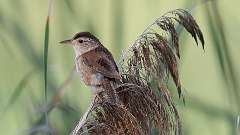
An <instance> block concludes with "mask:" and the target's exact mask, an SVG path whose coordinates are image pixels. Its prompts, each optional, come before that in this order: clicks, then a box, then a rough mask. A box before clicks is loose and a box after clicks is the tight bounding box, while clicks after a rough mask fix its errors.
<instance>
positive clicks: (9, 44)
mask: <svg viewBox="0 0 240 135" xmlns="http://www.w3.org/2000/svg"><path fill="white" fill-rule="evenodd" d="M239 5H240V1H239V0H221V1H220V0H218V1H214V0H213V1H200V0H131V1H130V0H101V1H100V0H55V1H53V9H52V13H51V16H50V34H49V39H50V40H49V52H48V55H49V56H48V87H47V88H48V89H47V90H48V93H47V94H48V101H47V102H51V100H52V99H54V98H53V97H54V96H55V97H56V95H57V94H56V93H58V94H59V92H58V91H59V90H60V91H61V92H64V93H60V94H62V97H61V100H60V101H59V102H58V103H57V105H56V106H55V107H54V109H49V108H48V107H46V105H45V104H46V102H45V101H44V77H43V69H44V68H43V48H44V30H45V23H46V16H47V14H48V1H47V0H38V1H36V0H35V1H34V0H0V61H1V66H0V131H1V132H0V134H2V135H15V134H46V133H44V132H48V131H50V132H52V133H54V134H67V133H69V132H70V131H71V129H72V128H73V127H74V125H75V124H76V122H77V121H78V119H79V118H80V116H81V115H82V113H83V111H84V109H86V107H87V105H88V103H89V102H90V98H91V93H90V90H89V88H87V87H86V86H85V85H84V84H83V83H82V82H80V80H79V77H78V76H77V75H73V76H72V75H71V71H72V68H73V66H74V52H73V50H72V48H71V47H69V46H61V45H59V43H58V42H59V41H61V40H64V39H66V38H69V37H71V36H72V35H73V34H74V33H76V32H79V31H90V32H92V33H94V34H95V35H96V36H97V37H99V38H100V40H101V41H102V43H103V44H104V45H105V46H106V47H107V48H109V50H110V51H111V52H113V55H114V57H115V59H116V60H119V58H120V53H121V50H122V49H125V48H127V47H128V46H129V45H130V44H131V43H132V42H133V41H134V40H135V39H136V38H137V36H138V35H139V34H141V33H142V32H143V30H144V29H145V28H146V27H147V26H148V25H149V24H150V23H152V22H153V21H154V20H155V19H156V18H157V17H159V16H160V15H162V14H164V13H165V12H167V11H169V10H173V9H176V8H184V9H190V11H191V13H192V15H193V16H194V18H195V19H196V21H197V23H198V24H199V26H200V28H201V29H202V31H203V34H204V37H205V42H206V49H205V51H203V50H202V49H201V48H200V46H199V47H196V45H195V43H194V40H193V39H192V38H191V36H190V35H189V34H188V33H187V32H186V31H185V30H183V31H182V32H181V36H180V45H181V55H182V57H181V60H180V63H179V65H180V76H181V80H182V84H183V87H184V94H185V98H186V105H185V106H184V105H183V103H182V102H181V100H179V99H178V98H175V103H176V104H177V108H178V110H179V112H180V116H181V119H182V124H183V134H184V135H216V134H217V135H235V134H237V116H238V115H240V113H239V110H240V94H239V93H240V89H239V88H240V87H239V86H240V84H239V83H240V81H239V80H240V70H239V68H240V62H239V58H240V53H239V52H240V46H239V43H240V38H239V35H240V33H239V31H240V27H239V24H240V16H239V13H240V8H239ZM69 77H70V79H68V78H69ZM71 77H72V78H71ZM66 80H67V81H69V82H67V83H66V84H63V83H64V82H65V81H66ZM169 87H170V88H171V89H172V90H173V95H174V97H176V91H175V87H173V86H171V85H170V86H169ZM56 100H57V99H56ZM50 108H51V107H50ZM46 109H48V110H50V111H49V125H48V126H46V125H44V122H43V121H44V117H43V116H44V115H43V111H44V110H46Z"/></svg>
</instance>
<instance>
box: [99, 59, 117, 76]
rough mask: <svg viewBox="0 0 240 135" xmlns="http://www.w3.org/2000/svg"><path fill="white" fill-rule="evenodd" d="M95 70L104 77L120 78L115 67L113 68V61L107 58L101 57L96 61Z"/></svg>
mask: <svg viewBox="0 0 240 135" xmlns="http://www.w3.org/2000/svg"><path fill="white" fill-rule="evenodd" d="M96 64H97V65H98V66H96V68H95V70H96V71H97V72H99V73H101V74H103V75H104V76H106V77H109V78H114V79H118V80H119V79H121V77H120V75H119V73H118V71H117V69H116V68H115V62H114V61H111V60H109V59H108V58H106V57H105V58H104V57H101V58H99V59H98V60H97V61H96Z"/></svg>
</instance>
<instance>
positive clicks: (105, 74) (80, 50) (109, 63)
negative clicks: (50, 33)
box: [60, 32, 121, 94]
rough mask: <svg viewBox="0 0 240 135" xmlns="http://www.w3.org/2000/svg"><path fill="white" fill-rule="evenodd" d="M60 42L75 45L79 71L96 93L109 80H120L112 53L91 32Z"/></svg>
mask: <svg viewBox="0 0 240 135" xmlns="http://www.w3.org/2000/svg"><path fill="white" fill-rule="evenodd" d="M60 43H64V44H69V45H72V46H73V49H74V51H75V55H76V57H75V64H76V69H77V72H78V73H79V75H80V78H81V80H82V81H83V82H84V83H85V84H86V85H87V86H90V87H92V90H93V92H94V93H95V94H97V93H98V92H99V89H100V88H101V87H102V86H103V85H104V84H106V83H107V82H108V81H113V82H115V81H117V80H120V78H121V77H120V75H119V71H118V67H117V65H116V63H115V61H114V59H113V56H112V54H111V53H110V52H109V51H108V50H107V49H106V48H105V47H104V46H103V45H102V44H101V42H100V41H99V39H98V38H96V37H95V36H94V35H92V34H91V33H90V32H79V33H77V34H75V35H74V36H73V38H71V39H68V40H64V41H62V42H60Z"/></svg>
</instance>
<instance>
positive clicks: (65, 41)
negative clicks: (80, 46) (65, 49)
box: [59, 39, 72, 45]
mask: <svg viewBox="0 0 240 135" xmlns="http://www.w3.org/2000/svg"><path fill="white" fill-rule="evenodd" d="M59 43H60V44H68V45H71V44H72V39H68V40H63V41H61V42H59Z"/></svg>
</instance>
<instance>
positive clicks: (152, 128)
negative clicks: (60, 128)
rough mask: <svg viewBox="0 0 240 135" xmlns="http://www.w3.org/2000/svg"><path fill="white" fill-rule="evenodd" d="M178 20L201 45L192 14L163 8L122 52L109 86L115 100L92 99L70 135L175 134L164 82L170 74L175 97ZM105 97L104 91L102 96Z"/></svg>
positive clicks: (175, 117)
mask: <svg viewBox="0 0 240 135" xmlns="http://www.w3.org/2000/svg"><path fill="white" fill-rule="evenodd" d="M179 24H180V25H182V26H183V27H184V28H185V29H186V30H187V32H189V33H190V34H191V35H192V37H193V38H194V39H195V41H196V43H197V44H198V42H199V41H200V42H201V44H202V47H203V49H204V38H203V35H202V32H201V30H200V28H199V26H198V24H197V23H196V21H195V20H194V18H193V17H192V16H191V15H190V14H189V13H188V12H187V11H186V10H183V9H176V10H173V11H170V12H167V13H166V14H164V15H163V16H161V17H160V18H157V19H156V20H155V21H154V23H152V24H151V25H149V26H148V27H147V28H146V29H145V30H144V32H143V33H142V34H141V35H140V36H139V37H138V39H137V40H136V41H135V42H134V43H133V44H132V45H131V46H130V48H129V49H128V50H127V51H126V52H125V53H124V54H122V60H121V62H120V64H119V65H120V67H119V68H120V70H121V76H122V79H121V82H120V83H118V84H116V85H114V92H115V93H116V96H117V97H116V98H118V100H119V102H118V103H111V102H109V101H108V100H105V98H104V97H107V96H106V95H104V94H106V93H104V92H103V96H101V97H97V98H96V99H95V102H94V105H93V108H92V109H91V110H90V114H89V115H88V116H87V121H85V123H83V124H81V125H83V126H81V127H79V125H77V126H76V128H75V129H74V131H73V132H72V134H74V135H76V134H85V133H87V134H134V135H135V134H136V135H144V134H152V133H157V134H160V135H170V134H175V135H178V134H181V133H182V131H181V121H180V117H179V114H178V111H177V109H176V106H175V104H174V102H173V99H172V95H171V93H170V91H169V89H168V87H167V81H168V78H169V77H171V78H172V79H173V81H174V83H175V85H176V88H177V90H178V95H179V97H180V98H182V99H184V97H183V94H182V92H181V82H180V78H179V73H178V60H179V59H180V53H179V37H178V32H177V30H176V25H179ZM108 96H109V95H108Z"/></svg>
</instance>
